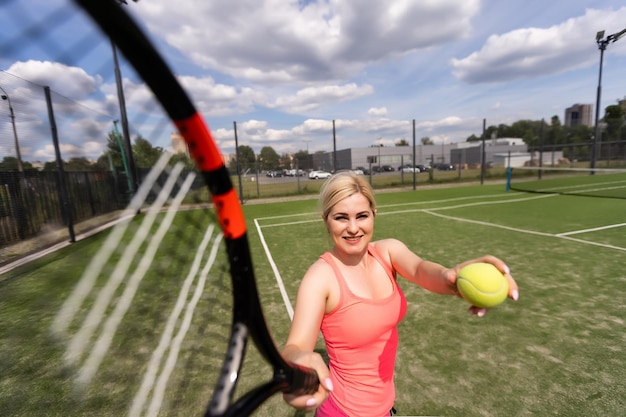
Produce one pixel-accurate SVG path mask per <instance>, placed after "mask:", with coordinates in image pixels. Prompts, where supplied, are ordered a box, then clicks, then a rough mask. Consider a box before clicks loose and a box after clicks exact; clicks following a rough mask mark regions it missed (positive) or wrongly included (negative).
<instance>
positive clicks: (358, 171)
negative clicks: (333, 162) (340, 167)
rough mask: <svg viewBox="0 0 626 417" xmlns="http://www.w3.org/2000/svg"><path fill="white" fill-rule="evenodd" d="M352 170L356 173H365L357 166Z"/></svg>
mask: <svg viewBox="0 0 626 417" xmlns="http://www.w3.org/2000/svg"><path fill="white" fill-rule="evenodd" d="M352 172H354V173H355V174H356V175H364V174H365V173H364V172H363V170H362V169H359V168H355V169H353V170H352Z"/></svg>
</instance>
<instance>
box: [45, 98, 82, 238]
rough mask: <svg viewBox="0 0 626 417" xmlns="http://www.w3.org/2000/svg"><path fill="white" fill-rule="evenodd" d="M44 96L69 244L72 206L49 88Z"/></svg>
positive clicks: (72, 220) (73, 235) (72, 217)
mask: <svg viewBox="0 0 626 417" xmlns="http://www.w3.org/2000/svg"><path fill="white" fill-rule="evenodd" d="M43 90H44V94H45V96H46V104H47V106H48V119H49V121H50V131H51V133H52V143H53V144H54V154H55V156H56V165H57V173H58V175H59V187H58V188H59V194H60V200H61V211H62V213H63V216H64V217H65V221H66V222H67V229H68V233H69V235H70V242H72V243H73V242H75V241H76V235H75V233H74V215H73V213H72V205H71V202H70V199H69V195H68V191H67V183H66V181H65V170H64V169H63V159H62V158H61V148H60V146H59V134H58V130H57V125H56V119H55V118H54V108H53V107H52V99H51V96H50V87H48V86H45V87H44V88H43Z"/></svg>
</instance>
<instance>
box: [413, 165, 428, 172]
mask: <svg viewBox="0 0 626 417" xmlns="http://www.w3.org/2000/svg"><path fill="white" fill-rule="evenodd" d="M415 169H419V172H426V171H428V170H430V166H428V165H422V164H417V165H415Z"/></svg>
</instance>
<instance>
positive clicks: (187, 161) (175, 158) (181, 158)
mask: <svg viewBox="0 0 626 417" xmlns="http://www.w3.org/2000/svg"><path fill="white" fill-rule="evenodd" d="M170 162H171V163H172V164H176V163H178V162H181V163H182V164H183V165H184V166H185V168H186V169H195V168H196V164H194V162H193V160H192V159H191V158H190V157H188V156H187V154H184V153H175V154H174V155H172V158H171V159H170Z"/></svg>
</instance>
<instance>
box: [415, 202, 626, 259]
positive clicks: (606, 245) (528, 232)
mask: <svg viewBox="0 0 626 417" xmlns="http://www.w3.org/2000/svg"><path fill="white" fill-rule="evenodd" d="M423 212H424V213H427V214H430V215H432V216H437V217H442V218H444V219H448V220H455V221H458V222H464V223H473V224H479V225H481V226H489V227H496V228H498V229H505V230H510V231H513V232H519V233H526V234H531V235H538V236H546V237H555V238H557V239H565V240H571V241H573V242H578V243H584V244H587V245H593V246H600V247H603V248H608V249H615V250H619V251H623V252H626V248H622V247H619V246H614V245H608V244H605V243H598V242H593V241H591V240H582V239H576V238H573V237H568V236H563V235H558V234H554V233H544V232H537V231H534V230H527V229H518V228H516V227H510V226H503V225H501V224H496V223H488V222H482V221H479V220H470V219H465V218H463V217H453V216H446V215H445V214H441V213H435V212H433V211H429V210H423Z"/></svg>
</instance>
